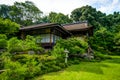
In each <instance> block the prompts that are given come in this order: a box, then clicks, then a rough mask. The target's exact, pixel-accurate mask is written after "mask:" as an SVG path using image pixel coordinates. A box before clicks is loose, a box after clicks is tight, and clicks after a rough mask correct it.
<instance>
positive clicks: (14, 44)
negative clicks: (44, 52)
mask: <svg viewBox="0 0 120 80" xmlns="http://www.w3.org/2000/svg"><path fill="white" fill-rule="evenodd" d="M21 43H22V40H18V39H17V38H16V37H13V38H11V39H10V40H9V41H8V47H7V49H8V51H9V52H11V53H13V52H20V51H23V47H22V44H21Z"/></svg>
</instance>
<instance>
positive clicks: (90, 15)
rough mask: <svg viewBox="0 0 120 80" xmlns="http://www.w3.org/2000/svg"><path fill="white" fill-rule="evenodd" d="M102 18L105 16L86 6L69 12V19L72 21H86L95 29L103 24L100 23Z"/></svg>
mask: <svg viewBox="0 0 120 80" xmlns="http://www.w3.org/2000/svg"><path fill="white" fill-rule="evenodd" d="M104 16H105V14H103V13H102V12H100V11H97V10H96V9H95V8H93V7H91V6H88V5H87V6H83V7H81V8H77V9H74V10H73V11H72V12H71V18H72V20H73V21H84V20H87V21H88V22H89V24H90V25H92V26H94V27H95V28H96V29H98V28H99V27H100V26H101V25H103V24H102V23H103V22H101V21H104Z"/></svg>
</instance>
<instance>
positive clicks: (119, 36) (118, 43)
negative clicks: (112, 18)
mask: <svg viewBox="0 0 120 80" xmlns="http://www.w3.org/2000/svg"><path fill="white" fill-rule="evenodd" d="M114 42H115V46H114V49H115V50H116V51H115V52H116V54H119V55H120V32H118V33H116V35H115V36H114Z"/></svg>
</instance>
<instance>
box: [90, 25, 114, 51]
mask: <svg viewBox="0 0 120 80" xmlns="http://www.w3.org/2000/svg"><path fill="white" fill-rule="evenodd" d="M113 37H114V35H113V34H112V33H111V32H110V31H108V30H107V29H106V28H104V27H101V28H100V30H97V31H96V32H95V33H94V35H93V37H91V38H90V39H89V43H90V45H91V46H92V48H93V49H95V50H98V51H101V50H106V51H113V46H114V42H113Z"/></svg>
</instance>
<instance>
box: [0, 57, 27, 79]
mask: <svg viewBox="0 0 120 80" xmlns="http://www.w3.org/2000/svg"><path fill="white" fill-rule="evenodd" d="M4 64H5V65H4V69H5V70H6V71H5V72H3V73H2V74H0V79H1V80H25V75H26V71H27V67H26V66H24V65H21V64H20V63H19V62H17V61H16V62H13V61H11V60H10V59H6V60H5V63H4Z"/></svg>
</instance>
